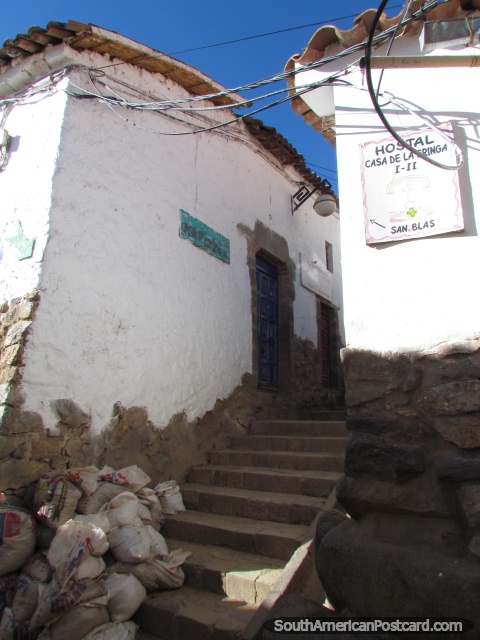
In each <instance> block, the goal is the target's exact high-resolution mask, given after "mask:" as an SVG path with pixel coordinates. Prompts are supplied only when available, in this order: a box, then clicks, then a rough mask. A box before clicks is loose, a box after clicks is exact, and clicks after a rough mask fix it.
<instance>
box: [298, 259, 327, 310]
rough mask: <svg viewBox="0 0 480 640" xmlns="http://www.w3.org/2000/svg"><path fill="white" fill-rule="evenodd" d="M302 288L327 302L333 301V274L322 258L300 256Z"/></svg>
mask: <svg viewBox="0 0 480 640" xmlns="http://www.w3.org/2000/svg"><path fill="white" fill-rule="evenodd" d="M300 279H301V283H302V286H303V287H305V288H306V289H309V290H310V291H313V293H316V294H317V295H319V296H322V297H323V298H325V299H326V300H331V299H332V274H331V273H330V271H328V269H327V267H326V265H325V263H324V262H323V260H321V259H320V258H316V259H315V260H314V259H313V257H312V256H305V255H303V254H300Z"/></svg>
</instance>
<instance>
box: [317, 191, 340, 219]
mask: <svg viewBox="0 0 480 640" xmlns="http://www.w3.org/2000/svg"><path fill="white" fill-rule="evenodd" d="M336 206H337V201H336V200H335V196H333V195H332V194H331V193H322V195H320V196H318V198H317V199H316V200H315V202H314V205H313V210H314V211H315V213H317V214H318V215H319V216H322V217H324V218H325V217H327V216H331V215H332V213H333V212H334V211H335V209H336Z"/></svg>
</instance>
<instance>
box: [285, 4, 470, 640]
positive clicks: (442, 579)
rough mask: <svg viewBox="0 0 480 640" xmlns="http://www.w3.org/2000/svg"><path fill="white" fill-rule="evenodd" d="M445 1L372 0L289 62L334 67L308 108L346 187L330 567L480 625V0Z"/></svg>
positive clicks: (374, 601)
mask: <svg viewBox="0 0 480 640" xmlns="http://www.w3.org/2000/svg"><path fill="white" fill-rule="evenodd" d="M435 4H436V3H428V2H427V3H422V2H413V3H405V7H406V13H405V19H406V22H405V23H403V24H402V16H403V12H402V13H401V14H399V15H397V16H394V17H392V18H390V17H388V16H387V15H385V14H381V15H380V13H381V11H382V9H383V8H384V6H385V3H382V4H381V5H380V7H379V14H378V17H379V20H378V21H377V19H376V18H377V15H376V14H377V12H376V11H375V10H374V9H369V10H367V11H365V12H363V13H362V14H361V15H359V16H358V17H357V18H356V20H355V26H354V27H353V28H352V29H350V30H348V31H342V30H340V29H338V28H336V27H334V26H328V27H322V28H321V29H319V30H318V31H317V32H316V33H315V35H314V36H313V37H312V38H311V40H310V42H309V44H308V46H307V48H306V49H305V51H304V53H303V54H302V55H298V56H294V57H293V58H291V59H290V61H289V62H288V64H287V69H290V70H292V71H293V72H294V77H293V79H291V85H290V86H291V87H292V92H293V89H294V87H295V86H296V85H298V86H300V85H302V86H303V85H305V84H312V85H313V84H315V83H317V82H321V83H322V82H325V81H326V80H327V79H329V80H328V82H329V86H321V87H318V88H315V89H314V90H312V91H311V92H309V93H305V94H303V96H302V97H301V98H295V100H294V109H295V110H296V111H297V113H300V114H302V115H303V116H304V117H305V119H306V120H307V122H310V123H312V124H313V125H314V127H315V129H316V130H317V131H321V132H323V133H324V134H325V136H326V137H327V138H328V139H330V140H335V141H336V147H337V153H338V172H339V195H340V198H341V203H342V220H341V229H342V256H343V258H342V266H343V278H344V303H345V329H346V342H347V348H346V349H345V350H344V351H343V356H342V357H343V365H344V374H345V388H346V404H347V409H348V412H349V417H348V424H349V428H350V430H351V431H352V439H351V442H350V444H349V447H348V449H347V454H346V464H345V477H344V478H343V479H342V480H341V482H340V484H339V485H338V487H337V496H338V499H339V500H340V502H341V503H342V505H343V506H344V507H345V508H346V510H347V511H348V512H349V514H350V515H351V516H352V520H349V521H348V522H347V523H345V524H344V525H341V526H340V527H338V528H336V529H334V530H333V531H331V532H330V533H329V534H328V535H327V536H326V537H325V538H324V541H323V542H322V545H321V549H320V555H319V558H320V559H319V564H318V566H320V567H321V572H322V575H321V578H322V579H323V580H324V583H325V584H326V585H328V587H329V590H330V597H331V599H332V601H335V602H336V603H337V606H340V607H342V606H345V607H346V608H347V609H348V610H349V611H351V612H353V613H356V614H357V615H361V616H362V615H363V616H382V615H383V616H408V615H414V616H436V615H438V616H456V617H463V618H466V619H468V620H470V621H474V622H475V624H476V625H477V626H476V630H475V631H473V632H472V635H471V636H468V634H467V635H466V637H472V638H476V637H478V633H479V631H478V629H479V628H480V619H479V615H478V598H477V596H476V595H474V594H476V593H478V587H479V585H480V571H479V567H480V565H479V556H480V536H479V531H480V529H479V527H480V517H479V513H480V510H479V503H480V382H479V372H480V368H479V367H480V342H479V338H480V322H479V318H480V301H479V297H478V295H476V293H475V291H474V283H475V282H476V278H477V276H478V274H479V273H480V239H479V235H478V229H479V226H480V183H479V181H478V179H477V176H478V174H479V171H480V136H479V119H480V116H479V108H478V86H479V81H480V70H479V60H480V56H479V28H480V12H479V9H480V5H479V3H478V2H477V1H476V0H452V1H451V2H445V3H440V4H438V6H435ZM370 34H372V35H373V34H374V35H375V37H376V39H375V41H374V47H373V52H372V57H371V67H372V76H371V77H372V83H371V90H370V91H368V90H367V87H368V79H367V77H366V75H365V71H364V70H363V69H362V66H363V65H362V58H364V57H365V55H366V54H367V53H368V51H367V48H366V43H367V41H368V37H369V35H370ZM387 54H388V57H387V59H386V60H383V61H382V59H381V58H382V56H387ZM382 67H383V68H385V72H384V73H383V76H381V71H380V69H381V68H382ZM367 73H368V69H367ZM377 90H379V92H380V93H379V97H378V102H379V108H378V109H375V107H374V101H373V100H372V96H375V93H376V91H377ZM380 116H382V117H380ZM386 125H388V126H389V127H390V129H389V130H387V128H386ZM392 129H393V132H396V134H397V135H398V136H399V137H400V140H398V138H397V137H395V136H394V135H393V132H392ZM402 140H403V141H404V143H402ZM407 143H408V144H409V147H407V146H406V144H407ZM411 147H413V150H412V148H411ZM416 151H417V152H419V153H420V156H423V157H418V155H417V154H416V153H415V152H416ZM428 160H436V161H437V162H438V163H440V164H441V165H445V166H444V167H443V168H441V167H439V166H432V164H429V163H428ZM452 637H453V636H452Z"/></svg>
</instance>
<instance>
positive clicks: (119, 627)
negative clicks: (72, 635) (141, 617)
mask: <svg viewBox="0 0 480 640" xmlns="http://www.w3.org/2000/svg"><path fill="white" fill-rule="evenodd" d="M137 632H138V626H137V625H136V624H135V623H134V622H132V621H129V622H107V623H106V624H102V625H101V626H100V627H96V628H95V629H93V630H92V631H90V633H87V635H86V636H84V637H83V638H82V640H135V638H136V637H137ZM38 640H40V638H39V639H38Z"/></svg>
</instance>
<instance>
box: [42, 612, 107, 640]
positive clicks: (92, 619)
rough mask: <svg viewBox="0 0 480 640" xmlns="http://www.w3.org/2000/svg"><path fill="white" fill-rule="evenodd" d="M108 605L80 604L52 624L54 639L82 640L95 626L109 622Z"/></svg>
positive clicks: (51, 629) (51, 631)
mask: <svg viewBox="0 0 480 640" xmlns="http://www.w3.org/2000/svg"><path fill="white" fill-rule="evenodd" d="M109 621H110V618H109V615H108V610H107V607H88V606H86V605H83V604H82V605H79V606H78V607H75V608H74V609H70V611H67V612H66V613H64V614H63V616H62V617H61V618H59V619H58V620H56V621H55V622H53V623H52V624H51V625H50V633H51V634H52V640H81V639H82V638H83V637H84V636H86V635H87V633H89V632H90V631H92V629H95V627H99V626H100V625H102V624H105V623H106V622H109Z"/></svg>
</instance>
